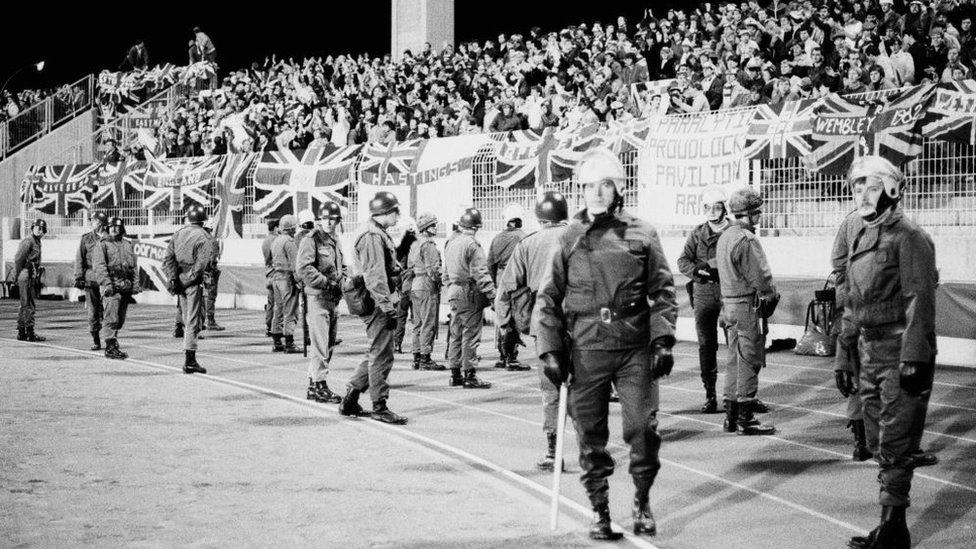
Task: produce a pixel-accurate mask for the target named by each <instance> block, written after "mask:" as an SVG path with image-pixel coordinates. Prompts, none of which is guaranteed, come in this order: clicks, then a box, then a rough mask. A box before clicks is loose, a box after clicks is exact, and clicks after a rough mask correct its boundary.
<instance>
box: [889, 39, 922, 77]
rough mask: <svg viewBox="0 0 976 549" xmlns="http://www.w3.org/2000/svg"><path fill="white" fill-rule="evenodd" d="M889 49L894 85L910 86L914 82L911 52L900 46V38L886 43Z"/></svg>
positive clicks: (913, 65) (913, 64) (913, 61)
mask: <svg viewBox="0 0 976 549" xmlns="http://www.w3.org/2000/svg"><path fill="white" fill-rule="evenodd" d="M888 48H889V49H890V50H891V55H890V56H889V60H890V61H891V68H892V71H893V80H894V82H895V84H896V85H900V86H911V85H913V84H914V83H915V60H914V59H913V58H912V56H911V54H909V53H908V52H906V51H905V50H904V49H903V48H902V41H901V40H900V39H895V40H893V41H892V42H891V43H890V44H888Z"/></svg>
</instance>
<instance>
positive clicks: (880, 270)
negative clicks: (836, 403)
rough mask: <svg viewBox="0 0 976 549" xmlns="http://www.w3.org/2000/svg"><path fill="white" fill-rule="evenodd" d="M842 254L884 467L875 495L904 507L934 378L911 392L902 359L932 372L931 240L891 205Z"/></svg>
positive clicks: (872, 429)
mask: <svg viewBox="0 0 976 549" xmlns="http://www.w3.org/2000/svg"><path fill="white" fill-rule="evenodd" d="M847 257H848V263H847V277H846V279H845V281H844V283H843V284H842V285H841V286H840V289H841V291H840V292H839V294H840V295H842V296H843V300H844V301H843V305H844V307H845V309H844V318H845V322H848V323H850V325H851V326H852V327H853V329H854V330H856V332H857V339H856V344H857V351H858V355H859V358H860V367H861V369H860V390H859V394H860V396H861V402H862V405H863V413H864V423H865V430H866V432H867V441H868V446H869V448H870V450H871V451H872V452H873V453H874V455H875V456H877V460H878V463H879V464H880V468H881V472H880V473H879V475H878V482H879V483H880V484H881V493H880V496H879V500H880V503H881V505H882V506H891V507H901V508H903V507H907V506H908V505H909V503H910V498H909V489H910V487H911V480H912V475H913V469H914V465H913V463H912V452H913V451H914V450H915V449H916V448H917V445H918V441H919V440H920V439H921V436H922V430H923V428H924V423H925V411H926V408H927V403H928V397H929V394H930V392H931V377H929V378H928V380H927V385H928V389H927V390H924V391H922V392H921V394H918V395H915V396H913V395H910V394H909V393H908V392H906V390H905V389H904V388H902V387H901V380H900V377H901V374H900V370H899V365H900V363H921V364H926V365H929V366H930V369H929V375H930V376H931V371H932V369H934V364H935V354H936V346H935V291H936V286H937V285H938V272H937V271H936V268H935V246H934V244H933V242H932V239H931V238H930V237H929V235H928V234H927V233H926V232H925V231H924V230H923V229H922V228H920V227H919V226H917V225H916V224H915V223H913V222H912V221H910V220H908V219H907V218H905V217H904V214H903V213H902V210H901V209H896V210H894V211H892V212H891V215H890V216H889V217H888V218H887V219H886V220H885V221H883V222H881V223H880V224H879V225H878V226H874V227H869V226H866V225H865V226H862V228H861V229H860V230H859V231H858V233H857V236H856V237H855V238H854V239H853V240H852V241H851V242H850V243H849V248H848V256H847Z"/></svg>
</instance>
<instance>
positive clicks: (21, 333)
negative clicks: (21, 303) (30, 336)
mask: <svg viewBox="0 0 976 549" xmlns="http://www.w3.org/2000/svg"><path fill="white" fill-rule="evenodd" d="M17 341H27V331H26V330H24V329H23V328H17Z"/></svg>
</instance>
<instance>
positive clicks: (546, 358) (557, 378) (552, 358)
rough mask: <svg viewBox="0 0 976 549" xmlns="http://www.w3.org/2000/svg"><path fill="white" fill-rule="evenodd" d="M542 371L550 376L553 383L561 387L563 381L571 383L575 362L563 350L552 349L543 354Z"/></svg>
mask: <svg viewBox="0 0 976 549" xmlns="http://www.w3.org/2000/svg"><path fill="white" fill-rule="evenodd" d="M542 362H543V365H542V373H544V374H545V375H546V377H547V378H549V381H551V382H552V384H553V385H555V386H556V387H559V386H560V385H562V384H563V383H565V384H567V385H569V384H570V383H571V381H572V377H573V363H572V361H570V360H569V355H567V354H566V353H565V352H563V351H552V352H548V353H546V354H544V355H542Z"/></svg>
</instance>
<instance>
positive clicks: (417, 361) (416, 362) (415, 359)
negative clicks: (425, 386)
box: [413, 353, 422, 370]
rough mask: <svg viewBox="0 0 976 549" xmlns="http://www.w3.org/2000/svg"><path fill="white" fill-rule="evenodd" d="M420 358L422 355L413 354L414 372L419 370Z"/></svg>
mask: <svg viewBox="0 0 976 549" xmlns="http://www.w3.org/2000/svg"><path fill="white" fill-rule="evenodd" d="M421 356H422V355H421V354H420V353H414V354H413V369H414V370H419V369H420V364H421V360H420V357H421Z"/></svg>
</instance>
